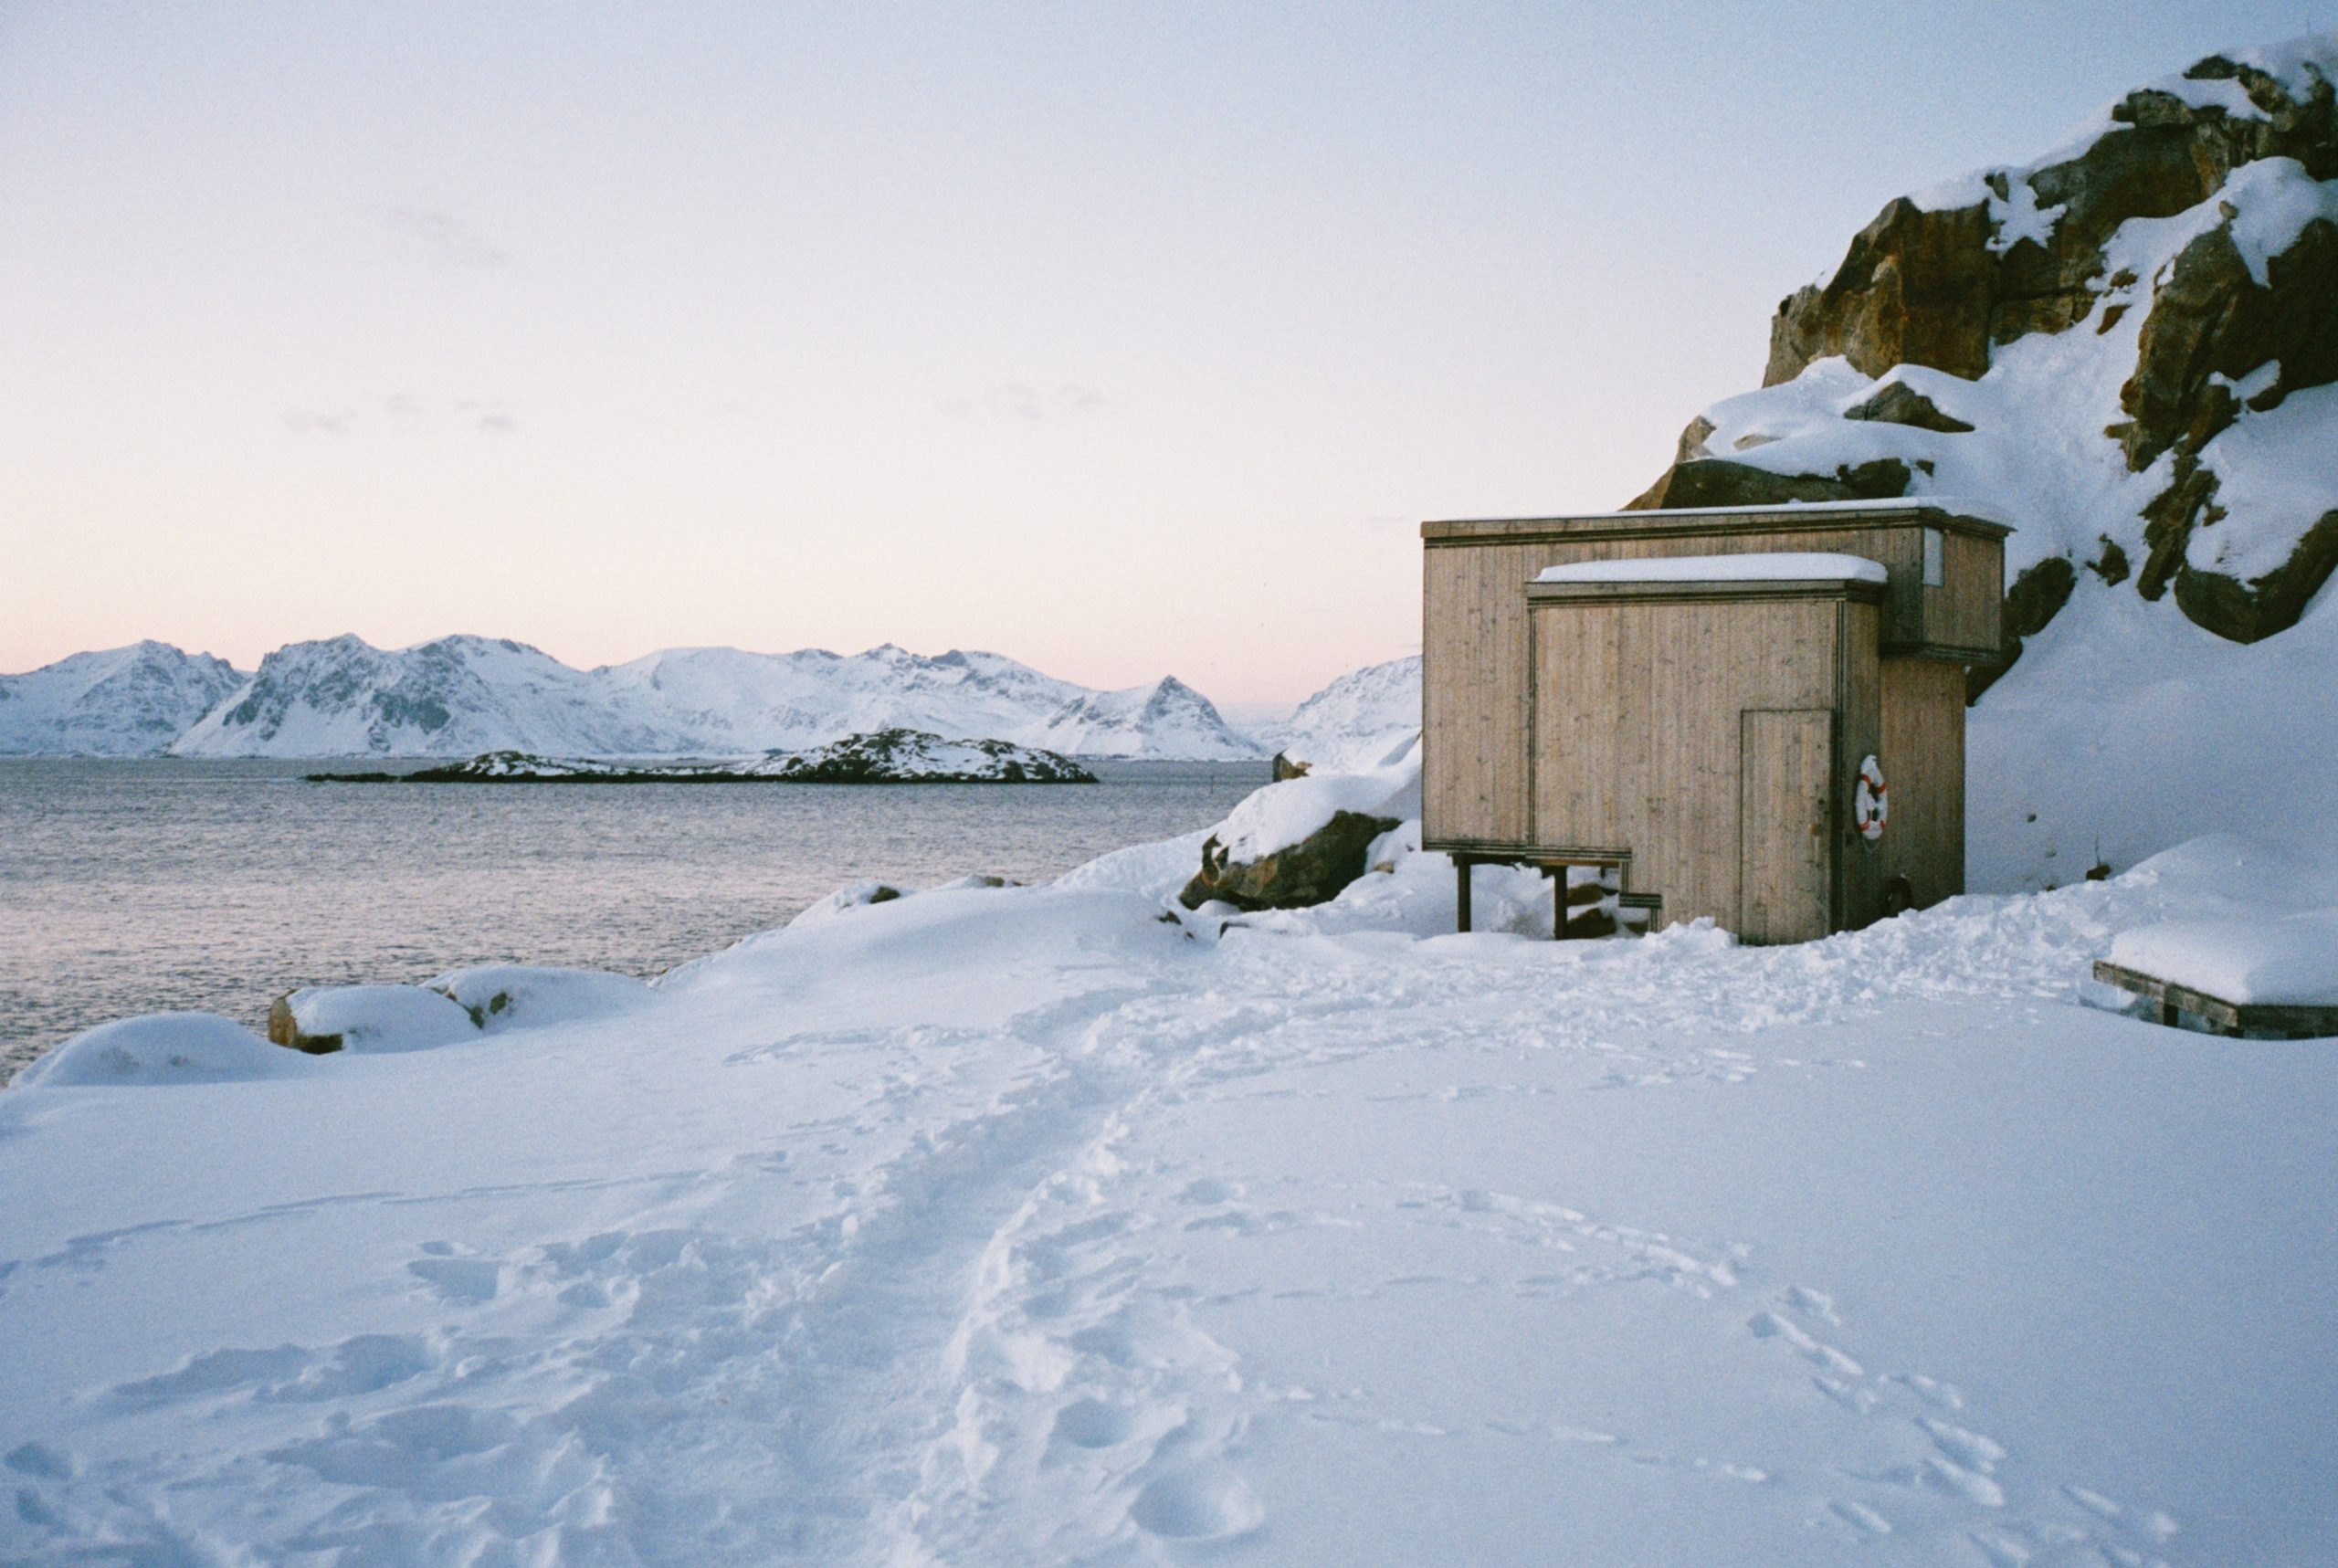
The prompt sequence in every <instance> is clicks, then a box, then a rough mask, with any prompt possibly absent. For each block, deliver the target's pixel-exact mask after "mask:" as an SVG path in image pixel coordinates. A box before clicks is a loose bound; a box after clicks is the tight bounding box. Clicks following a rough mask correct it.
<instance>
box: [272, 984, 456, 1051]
mask: <svg viewBox="0 0 2338 1568" xmlns="http://www.w3.org/2000/svg"><path fill="white" fill-rule="evenodd" d="M478 1036H479V1025H477V1024H475V1023H473V1022H472V1021H471V1016H470V1014H469V1012H467V1011H466V1010H465V1009H464V1007H463V1005H461V1004H459V1003H458V1002H456V1001H455V1000H453V999H452V998H451V997H449V996H448V995H446V994H443V993H441V992H437V991H433V990H429V989H427V988H425V987H423V986H420V985H325V986H312V987H309V988H307V989H304V990H300V991H291V992H287V993H286V994H284V995H281V996H279V997H278V998H277V999H276V1001H275V1003H274V1005H271V1006H270V1007H269V1010H268V1037H269V1039H270V1040H272V1041H274V1042H275V1043H276V1044H277V1045H279V1046H288V1047H291V1048H292V1049H293V1050H296V1051H305V1052H307V1053H308V1054H310V1055H311V1056H324V1055H328V1054H330V1053H332V1052H334V1051H359V1052H382V1051H427V1050H429V1049H431V1048H432V1047H437V1046H444V1045H449V1044H452V1043H453V1042H455V1041H457V1040H464V1039H476V1038H477V1037H478Z"/></svg>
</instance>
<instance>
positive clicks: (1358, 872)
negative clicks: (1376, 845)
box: [1178, 811, 1399, 910]
mask: <svg viewBox="0 0 2338 1568" xmlns="http://www.w3.org/2000/svg"><path fill="white" fill-rule="evenodd" d="M1397 826H1399V824H1398V821H1397V819H1396V818H1395V817H1393V816H1370V815H1367V814H1366V813H1364V812H1359V811H1337V812H1334V813H1332V819H1331V820H1330V821H1329V822H1327V823H1325V824H1324V825H1323V826H1321V827H1319V828H1317V829H1316V830H1315V831H1314V832H1312V833H1311V834H1309V835H1308V836H1307V837H1304V838H1302V839H1301V840H1300V841H1299V842H1298V843H1296V844H1292V845H1289V846H1287V847H1283V848H1280V849H1277V850H1274V851H1273V852H1271V853H1269V854H1267V855H1264V856H1261V857H1259V858H1257V859H1255V860H1248V861H1237V860H1234V859H1232V858H1229V856H1228V855H1227V848H1226V846H1225V845H1223V844H1221V843H1220V842H1219V840H1218V838H1217V837H1216V835H1214V834H1213V835H1212V836H1211V837H1210V838H1209V839H1208V841H1207V842H1206V843H1205V844H1203V846H1202V868H1201V870H1200V871H1199V872H1198V873H1197V874H1196V875H1195V878H1194V879H1193V880H1192V881H1190V882H1188V883H1186V884H1185V891H1184V892H1182V893H1180V894H1179V895H1178V901H1179V902H1180V903H1182V904H1184V905H1185V907H1186V908H1187V909H1189V910H1197V909H1199V908H1201V907H1202V905H1204V904H1206V903H1208V902H1210V901H1211V900H1217V901H1219V902H1221V903H1228V904H1232V905H1234V906H1235V907H1236V908H1237V909H1243V910H1295V909H1302V908H1304V907H1306V906H1307V905H1310V904H1320V903H1324V902H1327V901H1329V900H1332V899H1335V898H1337V897H1339V895H1340V891H1341V889H1343V888H1345V887H1346V886H1347V885H1348V884H1349V883H1350V882H1353V881H1354V880H1355V879H1357V878H1358V877H1361V876H1363V875H1364V871H1365V869H1366V859H1367V856H1368V852H1369V850H1370V849H1371V847H1372V842H1373V840H1374V839H1376V838H1378V837H1380V836H1381V835H1382V834H1384V833H1387V832H1390V831H1392V830H1393V829H1395V827H1397Z"/></svg>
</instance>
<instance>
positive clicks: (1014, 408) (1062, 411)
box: [942, 381, 1104, 425]
mask: <svg viewBox="0 0 2338 1568" xmlns="http://www.w3.org/2000/svg"><path fill="white" fill-rule="evenodd" d="M1103 405H1104V395H1103V394H1102V393H1101V392H1099V391H1098V390H1096V388H1094V387H1092V386H1088V385H1085V384H1081V383H1079V382H1071V381H1067V382H1061V383H1058V384H1056V385H1055V386H1052V387H1041V386H1034V385H1032V384H1030V383H1029V382H1024V381H1010V382H1006V383H1003V384H1000V385H997V386H994V387H991V388H989V389H988V390H987V391H984V392H978V393H976V394H974V395H973V396H971V397H953V398H951V399H949V400H948V401H947V402H945V403H943V405H942V412H943V413H944V414H947V415H949V416H951V417H953V418H954V419H1019V420H1022V421H1024V422H1026V423H1027V424H1033V425H1036V424H1037V423H1038V422H1039V421H1041V420H1043V419H1060V418H1069V417H1070V416H1075V415H1080V414H1088V413H1092V412H1093V411H1095V410H1096V409H1099V408H1101V407H1102V406H1103Z"/></svg>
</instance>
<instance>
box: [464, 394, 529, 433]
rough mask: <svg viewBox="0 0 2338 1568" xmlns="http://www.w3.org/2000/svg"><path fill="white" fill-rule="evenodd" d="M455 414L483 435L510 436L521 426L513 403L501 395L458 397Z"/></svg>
mask: <svg viewBox="0 0 2338 1568" xmlns="http://www.w3.org/2000/svg"><path fill="white" fill-rule="evenodd" d="M455 415H456V417H458V418H460V419H466V420H469V422H470V425H471V427H472V428H473V429H475V430H477V431H478V432H479V434H480V435H482V436H509V435H511V433H512V432H513V431H515V430H517V429H519V428H520V421H519V419H518V418H517V417H515V416H513V414H512V412H511V405H510V404H509V403H506V402H505V401H504V400H503V399H501V398H500V397H458V398H457V399H455Z"/></svg>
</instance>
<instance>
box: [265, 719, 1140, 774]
mask: <svg viewBox="0 0 2338 1568" xmlns="http://www.w3.org/2000/svg"><path fill="white" fill-rule="evenodd" d="M305 776H306V777H307V779H308V780H309V782H311V784H1094V783H1095V782H1096V775H1095V774H1094V773H1090V772H1089V771H1088V770H1087V769H1086V768H1083V767H1081V766H1080V765H1079V763H1075V762H1073V761H1072V760H1071V759H1070V758H1069V757H1067V756H1065V755H1063V754H1062V753H1061V752H1045V751H1040V750H1038V749H1037V748H1035V747H1030V746H1017V745H1013V744H1011V743H1009V742H1006V741H946V740H943V738H942V737H941V736H939V735H935V734H931V733H929V732H927V731H923V730H878V731H872V732H871V733H869V734H864V735H848V736H847V737H846V738H845V739H843V740H841V741H834V742H829V743H828V744H827V745H825V746H817V747H815V748H813V749H812V750H810V751H808V752H765V753H764V755H762V756H760V757H743V758H723V759H718V760H712V761H709V760H705V759H699V758H689V759H680V760H677V761H673V762H649V761H643V760H640V759H634V758H628V759H625V760H621V761H617V760H608V759H604V758H596V757H540V756H535V755H532V754H531V753H529V752H483V753H481V754H480V755H479V756H476V757H473V758H471V759H470V760H469V761H468V762H461V763H446V764H443V765H440V766H437V767H428V768H418V769H416V770H415V771H414V772H412V773H309V774H307V775H305Z"/></svg>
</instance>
